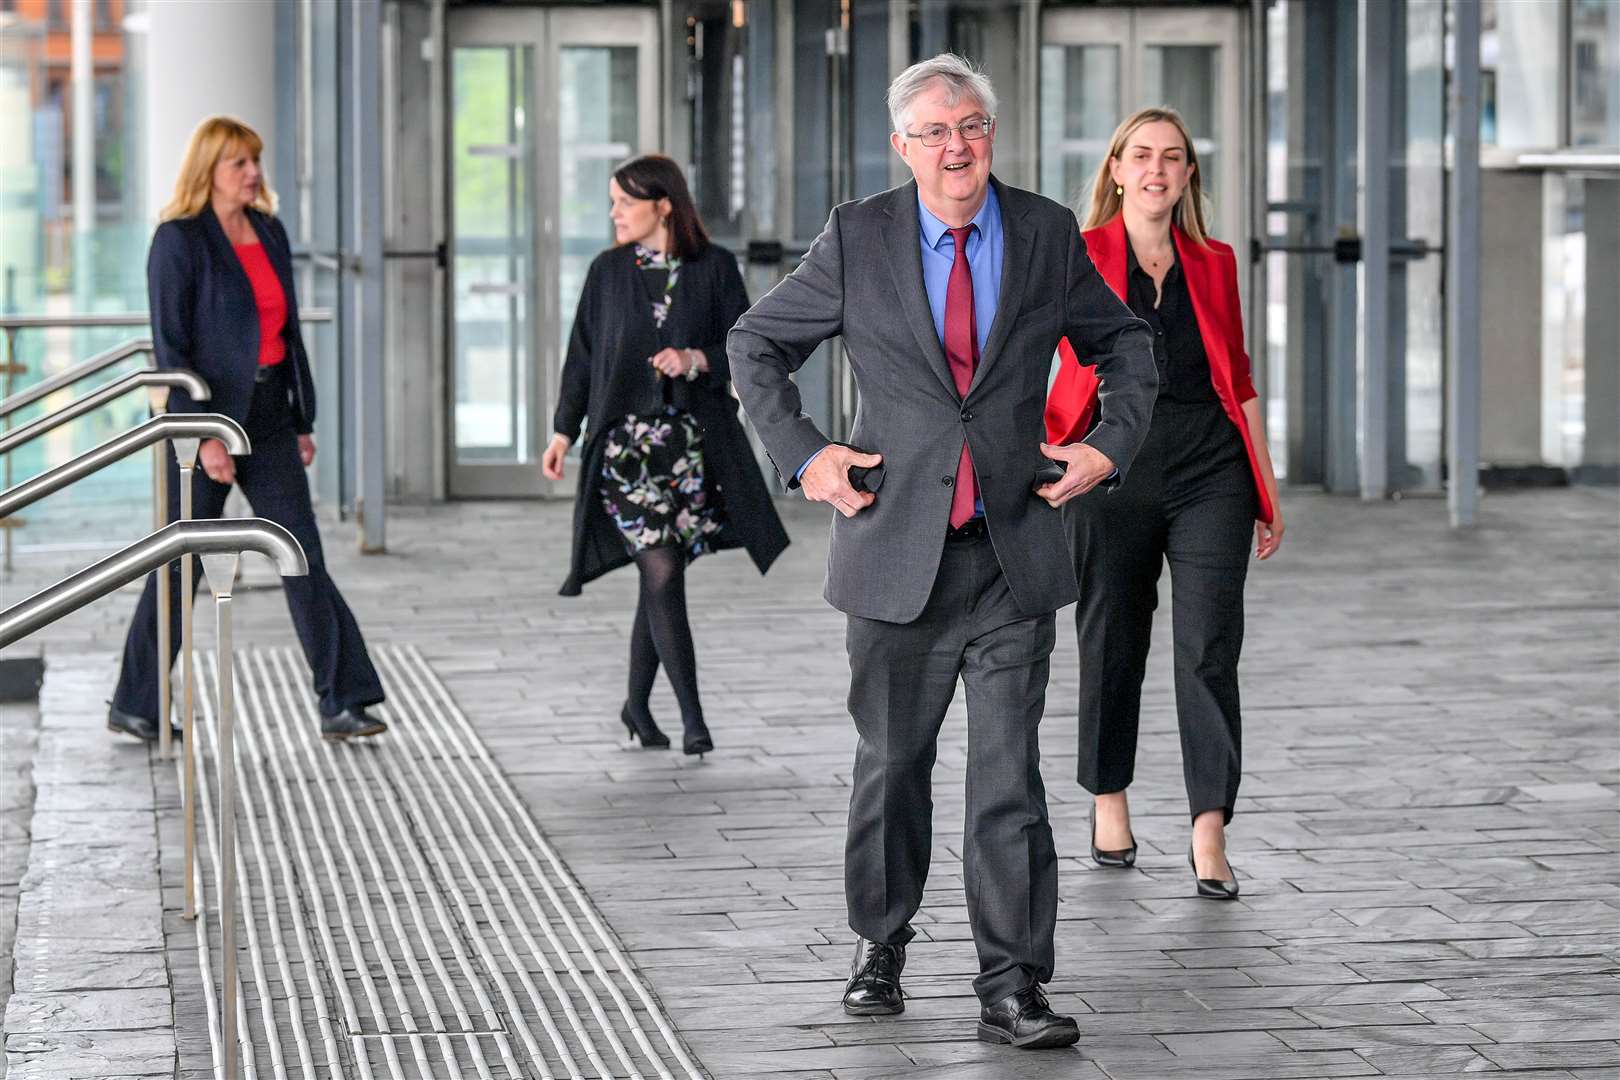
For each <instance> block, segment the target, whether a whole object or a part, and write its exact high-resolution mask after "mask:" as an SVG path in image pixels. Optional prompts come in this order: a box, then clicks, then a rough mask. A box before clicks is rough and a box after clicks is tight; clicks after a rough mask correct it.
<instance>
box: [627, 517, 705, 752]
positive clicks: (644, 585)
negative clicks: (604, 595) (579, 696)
mask: <svg viewBox="0 0 1620 1080" xmlns="http://www.w3.org/2000/svg"><path fill="white" fill-rule="evenodd" d="M636 569H638V570H640V571H641V596H640V598H639V599H638V600H637V602H636V621H635V625H634V627H632V629H631V631H630V707H631V708H632V709H639V710H640V711H641V712H642V713H643V714H645V713H646V712H647V711H648V710H647V700H648V698H650V697H651V696H652V688H653V680H654V679H656V678H657V677H658V665H659V663H660V662H662V663H663V665H664V670H665V671H666V672H668V673H669V682H670V685H671V686H672V687H674V689H675V700H676V701H678V702H680V706H681V719H682V720H683V721H684V722H685V723H687V724H691V723H693V722H694V721H695V722H697V723H702V722H703V703H702V702H701V701H699V700H698V683H697V655H696V653H695V652H694V651H693V649H692V628H691V626H690V625H689V624H688V623H687V621H686V553H685V552H684V551H682V550H681V549H680V548H676V547H657V548H650V549H648V550H647V551H643V552H642V553H641V554H640V555H637V556H636Z"/></svg>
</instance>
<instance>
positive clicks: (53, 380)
mask: <svg viewBox="0 0 1620 1080" xmlns="http://www.w3.org/2000/svg"><path fill="white" fill-rule="evenodd" d="M151 351H152V339H151V338H131V339H130V340H129V341H126V342H124V343H122V344H120V345H114V346H113V347H112V348H110V349H107V350H105V351H103V352H99V353H97V354H96V355H94V356H92V357H90V359H88V360H81V361H79V362H78V363H77V364H74V365H73V366H72V367H70V368H68V369H66V370H65V371H59V372H57V373H56V374H55V375H52V376H51V377H50V378H48V379H41V380H40V381H39V382H37V383H35V384H34V385H33V386H30V387H29V388H28V389H26V390H24V391H22V392H20V393H16V394H13V395H11V396H10V397H8V398H6V399H5V400H4V401H0V416H10V415H11V414H12V413H14V412H16V411H17V410H18V409H21V408H23V407H24V406H27V405H32V404H33V403H34V402H36V401H38V400H39V399H40V398H43V397H48V396H50V395H51V394H54V393H56V392H57V391H58V390H60V389H62V388H63V387H64V386H72V385H73V384H74V383H76V382H78V381H79V380H80V379H87V378H89V377H90V376H92V375H94V374H96V373H97V372H101V371H105V370H107V369H108V368H110V367H112V366H114V365H116V364H121V363H123V362H124V361H125V360H128V359H129V358H130V357H132V356H139V355H140V354H142V353H149V352H151Z"/></svg>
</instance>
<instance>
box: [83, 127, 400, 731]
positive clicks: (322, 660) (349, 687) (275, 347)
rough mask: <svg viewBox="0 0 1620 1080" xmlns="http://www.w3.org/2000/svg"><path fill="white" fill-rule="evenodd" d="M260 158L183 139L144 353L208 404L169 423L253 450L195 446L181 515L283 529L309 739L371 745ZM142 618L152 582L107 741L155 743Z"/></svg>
mask: <svg viewBox="0 0 1620 1080" xmlns="http://www.w3.org/2000/svg"><path fill="white" fill-rule="evenodd" d="M263 145H264V144H263V141H262V140H261V139H260V138H259V136H258V134H257V133H256V132H254V130H253V129H252V128H250V127H248V126H247V125H246V124H244V123H242V122H241V121H239V120H234V119H232V118H230V117H225V116H214V117H210V118H209V119H207V120H204V121H203V122H202V123H201V124H199V125H198V126H197V130H196V131H194V132H192V135H191V141H190V143H189V144H188V145H187V147H186V157H185V161H184V163H183V164H182V165H181V168H180V176H179V178H178V179H177V180H176V181H175V187H174V197H173V199H171V200H170V202H169V205H168V206H166V207H164V209H163V213H162V215H161V217H162V224H160V225H159V226H158V229H157V232H156V234H155V235H154V236H153V237H152V250H151V252H150V254H149V255H148V257H147V264H146V278H147V292H148V300H149V303H150V307H151V314H152V343H153V348H154V352H155V354H156V357H157V363H158V366H159V367H160V368H186V369H189V370H191V371H195V372H196V373H197V374H198V375H201V376H202V377H203V379H204V380H206V381H207V383H208V387H209V390H210V392H211V393H212V395H213V397H212V400H210V401H209V402H208V403H207V406H206V410H205V409H204V408H202V407H199V406H198V405H197V404H196V403H195V402H193V401H192V400H191V398H190V397H189V396H188V395H187V394H186V393H185V392H184V391H183V390H175V391H172V392H171V394H170V397H169V404H168V408H169V411H170V412H202V411H215V412H221V413H224V414H225V415H227V416H229V417H231V418H232V419H233V420H236V421H237V422H238V423H240V424H241V425H242V426H243V427H244V428H245V429H246V430H247V433H248V437H249V438H250V439H252V441H253V453H251V454H248V455H244V456H242V457H240V458H234V457H232V456H231V455H230V454H229V453H228V452H226V449H225V446H224V444H222V443H220V442H218V441H217V440H213V439H210V440H208V441H206V442H204V443H203V444H202V448H201V451H200V453H199V456H200V458H201V460H202V469H203V473H204V474H205V475H204V476H202V477H198V478H197V479H196V489H195V491H194V493H193V499H192V516H193V517H195V518H198V519H202V518H217V517H219V516H220V513H221V512H222V511H223V510H224V507H225V497H226V496H227V495H228V494H230V490H231V486H232V485H233V484H237V485H240V486H241V488H242V492H243V494H244V495H246V496H247V499H248V502H249V503H251V504H252V506H253V510H254V512H255V513H256V514H258V515H260V516H261V517H265V518H268V519H270V520H271V521H274V522H276V523H278V524H280V525H283V526H285V527H286V528H287V529H288V530H289V531H290V532H291V533H292V534H293V536H294V537H296V538H297V540H298V542H299V543H300V544H302V545H303V547H304V554H305V555H306V556H307V557H308V559H309V575H308V576H307V577H288V578H282V583H283V585H284V586H285V588H286V591H287V606H288V608H290V609H291V611H292V618H293V626H294V627H295V628H296V630H297V632H298V640H299V642H300V644H302V645H303V648H304V658H305V659H306V660H307V661H308V662H309V667H310V670H311V672H312V673H313V675H314V684H315V693H316V695H317V697H318V698H319V700H320V709H321V734H322V735H323V736H325V737H326V738H328V739H346V738H348V737H350V736H356V735H375V734H377V733H378V732H381V731H383V730H385V725H384V724H383V722H382V721H381V720H378V719H376V718H374V717H372V716H370V715H368V714H367V713H366V707H367V706H369V705H375V704H377V703H378V702H380V701H382V700H383V691H382V683H381V682H380V681H379V680H378V678H377V672H376V669H375V668H373V667H372V664H371V658H370V656H368V655H367V653H366V645H365V641H364V640H363V639H362V638H361V636H360V627H359V626H358V625H357V624H356V623H355V620H354V615H353V614H352V613H351V612H350V611H349V607H348V605H347V604H345V603H344V602H343V597H342V596H341V595H340V594H339V593H338V590H337V586H336V585H334V584H333V583H332V579H331V578H330V577H328V576H327V573H326V561H325V559H324V558H323V557H322V554H321V538H320V534H319V533H318V532H317V531H316V528H315V512H314V508H313V507H312V506H311V504H310V499H309V481H308V479H307V478H306V477H305V475H304V469H305V468H306V467H307V466H308V465H309V464H310V463H311V462H313V461H314V460H315V439H314V436H313V435H311V431H312V430H313V428H314V423H315V383H314V380H313V379H312V378H311V377H310V370H309V356H308V354H307V353H306V352H305V351H304V340H303V336H302V334H301V332H300V330H299V325H298V300H297V298H296V296H295V295H294V293H293V280H292V250H291V247H290V246H289V244H288V242H287V231H286V230H285V229H284V228H282V225H281V222H280V221H278V220H277V219H276V217H275V205H276V203H275V195H274V194H273V193H272V192H271V190H270V186H269V184H267V183H266V182H265V179H264V173H263V170H262V169H261V168H260V166H259V154H260V151H261V150H262V149H263ZM169 469H170V480H169V516H170V518H171V519H172V518H174V517H177V516H178V514H179V494H178V492H179V482H178V479H177V476H178V467H177V465H176V464H175V460H174V457H173V455H172V454H171V455H170V457H169ZM169 580H170V583H171V585H172V586H173V602H172V603H171V604H170V610H171V612H172V613H173V629H172V632H171V633H170V635H169V641H170V642H171V643H172V644H171V651H173V650H175V649H178V648H179V644H178V643H179V641H180V629H179V627H180V596H179V594H180V586H179V576H178V575H177V574H171V575H170V577H169ZM156 611H157V584H156V577H155V575H154V576H153V577H151V578H148V579H147V582H146V591H145V592H143V593H142V594H141V600H140V604H139V606H138V607H137V608H136V609H135V620H134V622H132V623H131V624H130V628H129V633H128V635H127V637H126V638H125V641H124V662H123V669H122V670H121V671H120V673H119V677H118V688H117V689H116V690H115V691H114V693H113V700H112V705H111V708H110V709H109V710H108V713H107V726H108V727H109V728H111V729H112V730H114V731H121V732H125V733H127V734H130V735H135V736H137V737H139V738H142V739H146V740H148V741H151V740H154V739H156V738H157V734H158V727H157V724H158V719H157V714H158V662H157V627H156V618H157V616H156ZM171 659H172V657H171Z"/></svg>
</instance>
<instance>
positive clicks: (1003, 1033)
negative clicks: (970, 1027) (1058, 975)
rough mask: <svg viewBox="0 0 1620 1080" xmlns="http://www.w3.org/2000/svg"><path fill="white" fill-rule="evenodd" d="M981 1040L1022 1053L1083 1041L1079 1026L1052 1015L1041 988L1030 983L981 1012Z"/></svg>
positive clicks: (1065, 1017)
mask: <svg viewBox="0 0 1620 1080" xmlns="http://www.w3.org/2000/svg"><path fill="white" fill-rule="evenodd" d="M979 1041H980V1042H988V1043H1002V1044H1004V1045H1005V1044H1011V1045H1013V1046H1016V1047H1018V1048H1019V1049H1020V1050H1044V1049H1046V1048H1047V1047H1052V1046H1073V1045H1074V1044H1075V1043H1077V1042H1079V1041H1080V1025H1079V1024H1076V1023H1075V1022H1074V1017H1072V1016H1059V1015H1058V1014H1057V1013H1055V1012H1053V1011H1052V1006H1050V1005H1048V1004H1047V1003H1046V995H1045V994H1044V993H1042V992H1041V988H1040V987H1039V986H1037V985H1035V984H1034V983H1031V984H1030V985H1028V986H1026V987H1024V988H1023V989H1022V990H1018V991H1014V992H1013V993H1011V994H1008V995H1007V996H1006V997H1004V998H1002V999H1001V1000H1000V1001H998V1002H996V1003H995V1004H994V1005H987V1006H985V1007H984V1008H983V1009H981V1010H980V1011H979Z"/></svg>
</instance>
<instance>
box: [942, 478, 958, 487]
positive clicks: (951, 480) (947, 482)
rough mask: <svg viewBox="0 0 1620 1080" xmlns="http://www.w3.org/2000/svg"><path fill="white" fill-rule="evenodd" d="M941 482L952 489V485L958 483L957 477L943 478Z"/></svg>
mask: <svg viewBox="0 0 1620 1080" xmlns="http://www.w3.org/2000/svg"><path fill="white" fill-rule="evenodd" d="M939 482H940V483H942V484H944V485H945V486H946V487H950V486H951V485H952V484H954V483H956V477H954V476H942V477H940V478H939Z"/></svg>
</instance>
